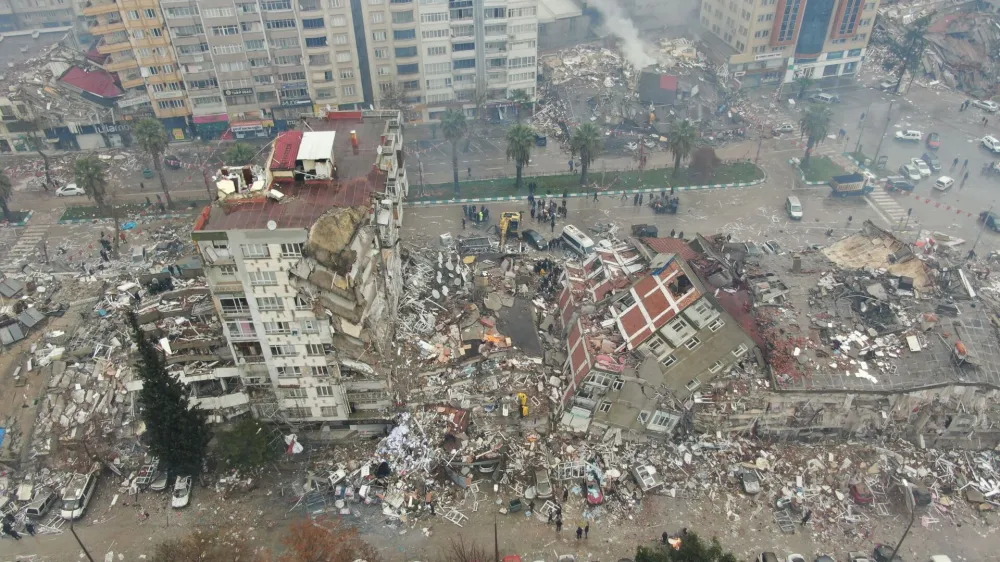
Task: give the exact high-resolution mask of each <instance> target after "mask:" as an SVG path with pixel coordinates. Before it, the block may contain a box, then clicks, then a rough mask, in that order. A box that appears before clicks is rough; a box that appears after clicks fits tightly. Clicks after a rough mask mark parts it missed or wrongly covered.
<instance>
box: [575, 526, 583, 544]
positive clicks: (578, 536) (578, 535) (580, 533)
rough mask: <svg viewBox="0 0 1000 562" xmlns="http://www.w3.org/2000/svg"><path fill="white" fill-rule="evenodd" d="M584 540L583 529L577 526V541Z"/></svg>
mask: <svg viewBox="0 0 1000 562" xmlns="http://www.w3.org/2000/svg"><path fill="white" fill-rule="evenodd" d="M582 538H583V527H581V526H579V525H577V526H576V540H580V539H582Z"/></svg>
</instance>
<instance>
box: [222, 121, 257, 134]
mask: <svg viewBox="0 0 1000 562" xmlns="http://www.w3.org/2000/svg"><path fill="white" fill-rule="evenodd" d="M229 130H231V131H232V132H234V133H249V132H252V131H263V130H264V124H263V123H262V122H260V121H244V122H242V123H234V124H233V126H231V127H229Z"/></svg>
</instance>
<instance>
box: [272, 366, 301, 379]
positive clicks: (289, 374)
mask: <svg viewBox="0 0 1000 562" xmlns="http://www.w3.org/2000/svg"><path fill="white" fill-rule="evenodd" d="M277 371H278V376H279V377H281V378H283V379H285V378H294V377H301V376H302V367H278V369H277Z"/></svg>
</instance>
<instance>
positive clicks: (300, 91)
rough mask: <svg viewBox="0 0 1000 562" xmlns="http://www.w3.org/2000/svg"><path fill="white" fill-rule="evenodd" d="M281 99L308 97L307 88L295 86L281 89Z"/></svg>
mask: <svg viewBox="0 0 1000 562" xmlns="http://www.w3.org/2000/svg"><path fill="white" fill-rule="evenodd" d="M281 97H282V99H286V100H293V99H294V100H302V99H306V98H308V97H309V90H306V89H305V88H296V89H294V90H282V92H281Z"/></svg>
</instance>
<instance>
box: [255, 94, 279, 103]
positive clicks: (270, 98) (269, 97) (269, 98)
mask: <svg viewBox="0 0 1000 562" xmlns="http://www.w3.org/2000/svg"><path fill="white" fill-rule="evenodd" d="M257 101H259V102H261V103H269V102H275V101H278V94H277V93H275V92H257Z"/></svg>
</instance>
